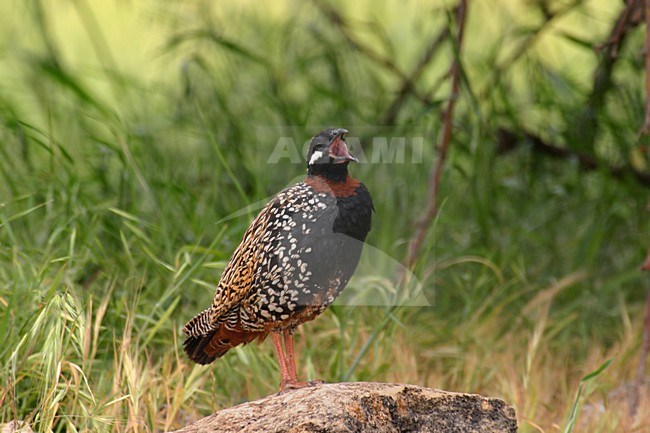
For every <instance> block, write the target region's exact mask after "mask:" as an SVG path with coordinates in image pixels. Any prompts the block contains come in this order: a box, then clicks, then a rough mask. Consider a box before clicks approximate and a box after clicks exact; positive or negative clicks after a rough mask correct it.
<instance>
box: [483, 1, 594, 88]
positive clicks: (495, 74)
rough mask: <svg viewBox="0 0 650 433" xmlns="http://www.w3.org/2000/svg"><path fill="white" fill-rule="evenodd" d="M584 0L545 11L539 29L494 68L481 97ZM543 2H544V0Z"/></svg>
mask: <svg viewBox="0 0 650 433" xmlns="http://www.w3.org/2000/svg"><path fill="white" fill-rule="evenodd" d="M582 2H583V0H574V1H573V2H571V3H569V4H567V5H566V6H564V7H562V9H560V10H558V11H554V12H552V11H544V16H545V18H546V21H544V22H543V23H542V24H541V25H540V26H539V27H538V28H537V29H535V30H534V31H533V32H531V33H530V34H529V35H528V36H527V37H526V38H525V39H524V40H523V41H522V42H521V43H520V44H519V45H518V46H517V48H515V49H514V51H512V53H511V54H510V55H509V56H508V57H506V58H505V59H504V60H502V61H501V62H500V63H498V64H497V65H495V66H494V68H492V72H491V74H490V75H489V77H488V79H487V80H486V81H485V84H484V85H483V88H482V90H481V92H480V93H479V98H483V97H485V96H486V95H488V94H489V93H491V92H492V90H494V87H495V85H496V82H497V80H498V79H499V78H500V77H502V76H503V73H504V71H506V70H508V69H509V68H510V67H511V66H512V65H513V64H514V63H516V62H517V61H518V60H519V59H520V58H521V57H522V56H523V55H524V54H525V53H526V52H527V51H528V50H530V49H531V48H532V47H533V46H534V45H535V44H536V43H537V41H539V40H540V39H541V37H542V35H543V34H544V33H545V32H546V31H548V30H550V29H551V28H552V26H551V24H552V23H553V22H554V21H557V20H558V19H559V18H561V17H562V16H564V15H566V14H567V13H569V12H571V11H572V10H573V9H574V8H575V7H577V6H579V5H580V4H582ZM542 3H543V2H542Z"/></svg>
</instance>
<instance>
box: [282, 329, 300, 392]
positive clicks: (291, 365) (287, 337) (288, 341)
mask: <svg viewBox="0 0 650 433" xmlns="http://www.w3.org/2000/svg"><path fill="white" fill-rule="evenodd" d="M282 335H283V336H284V349H285V350H286V351H287V368H288V370H289V377H290V378H291V380H292V381H293V382H295V383H297V382H298V374H297V373H296V358H295V355H294V351H293V331H292V330H291V329H285V330H284V331H283V332H282Z"/></svg>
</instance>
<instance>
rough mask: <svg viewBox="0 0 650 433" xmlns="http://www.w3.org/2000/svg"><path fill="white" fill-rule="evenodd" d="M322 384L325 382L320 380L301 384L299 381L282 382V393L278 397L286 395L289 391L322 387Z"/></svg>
mask: <svg viewBox="0 0 650 433" xmlns="http://www.w3.org/2000/svg"><path fill="white" fill-rule="evenodd" d="M322 383H325V382H323V381H322V380H320V379H317V380H310V381H309V382H299V381H297V380H287V381H282V383H281V384H280V392H279V393H278V395H280V394H284V393H285V392H288V391H293V390H294V389H300V388H307V387H310V386H316V385H320V384H322Z"/></svg>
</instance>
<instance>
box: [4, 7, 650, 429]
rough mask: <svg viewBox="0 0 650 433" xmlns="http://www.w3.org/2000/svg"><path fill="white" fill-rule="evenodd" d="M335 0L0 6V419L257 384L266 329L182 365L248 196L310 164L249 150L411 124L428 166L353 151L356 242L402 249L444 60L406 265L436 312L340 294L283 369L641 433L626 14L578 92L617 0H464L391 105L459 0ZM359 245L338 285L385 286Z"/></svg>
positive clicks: (185, 399)
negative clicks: (328, 133)
mask: <svg viewBox="0 0 650 433" xmlns="http://www.w3.org/2000/svg"><path fill="white" fill-rule="evenodd" d="M262 3H264V4H262ZM347 3H348V2H343V1H336V2H326V1H298V0H284V1H280V2H255V1H239V2H235V1H233V2H223V1H219V2H216V1H211V0H197V1H184V0H168V1H157V0H156V1H154V0H145V1H137V2H136V1H131V2H128V1H120V0H104V1H101V2H96V1H90V0H76V1H61V0H56V1H55V0H5V1H3V2H1V3H0V336H1V337H2V341H3V344H2V346H0V422H2V423H7V422H10V421H13V420H19V421H26V422H28V423H29V424H30V425H31V426H32V428H34V430H35V431H39V432H48V431H56V432H73V431H80V432H81V431H87V432H146V431H167V430H169V429H173V428H177V427H179V426H182V425H184V424H186V423H188V422H190V421H192V420H195V419H197V418H198V417H201V416H204V415H207V414H209V413H211V412H213V411H216V410H218V409H220V408H224V407H227V406H230V405H233V404H236V403H239V402H242V401H247V400H251V399H255V398H258V397H260V396H264V395H267V394H269V393H272V392H276V391H277V387H278V380H279V372H278V369H277V364H276V362H275V360H274V357H273V352H272V348H271V345H270V343H268V342H267V343H265V344H262V345H251V346H247V347H244V348H237V349H236V350H234V351H232V352H230V353H229V354H228V355H227V356H225V357H224V358H223V359H220V360H218V361H217V362H216V363H215V364H213V365H211V366H209V367H199V366H195V365H192V364H191V363H190V362H189V361H188V360H187V358H186V357H185V356H184V354H183V353H182V350H181V344H182V341H183V336H182V335H180V333H179V330H180V328H181V327H182V325H183V324H184V323H185V321H186V320H188V319H190V318H191V317H193V315H194V314H196V313H197V312H198V311H200V310H201V309H202V308H204V307H206V306H207V305H208V304H209V302H210V300H211V298H212V294H213V290H214V286H215V284H216V282H217V281H218V278H219V274H220V272H221V270H222V269H223V267H224V266H225V263H226V262H227V260H228V259H229V257H230V254H231V253H232V251H233V250H234V248H235V247H236V245H237V243H238V242H239V240H240V239H241V236H242V234H243V232H244V230H245V229H246V227H247V226H248V224H249V222H250V220H251V218H252V217H253V216H254V214H255V212H256V210H257V209H258V207H259V203H260V202H262V203H263V202H264V200H265V199H266V198H267V197H269V196H270V195H272V194H274V193H275V192H277V191H279V190H280V189H281V188H283V187H284V186H286V185H287V184H289V183H290V182H292V181H294V180H295V179H296V178H299V177H300V176H301V175H302V174H303V173H304V171H305V165H304V162H300V163H292V162H291V161H290V160H289V158H281V159H280V160H279V161H278V163H277V164H269V163H268V160H269V156H270V155H271V154H272V152H273V150H274V149H275V147H276V145H277V143H278V139H279V137H290V138H292V139H293V140H295V141H294V142H295V143H297V144H298V145H299V146H301V145H302V143H303V142H304V140H306V139H308V138H309V137H310V136H311V135H313V134H314V133H315V132H317V131H318V130H319V128H321V127H322V126H327V125H333V126H342V127H346V128H348V129H350V130H351V134H350V135H351V136H353V135H355V134H357V136H358V137H360V144H361V145H363V152H364V153H365V154H366V155H367V156H368V159H369V160H371V155H372V143H373V142H372V138H373V136H376V135H378V134H383V135H387V136H394V137H400V136H402V137H416V136H419V137H423V138H424V142H423V143H424V146H423V148H422V160H421V161H416V162H415V163H413V162H412V161H411V160H409V159H408V158H407V159H406V161H405V162H404V163H397V162H392V163H391V162H389V161H386V160H381V158H380V161H378V162H376V163H364V164H359V165H356V166H354V167H352V168H351V170H352V171H353V173H354V175H355V176H356V177H358V178H360V179H362V180H363V182H364V183H365V184H366V185H367V186H368V187H369V189H370V190H371V192H372V193H373V197H374V201H375V207H376V218H375V223H374V228H373V231H372V232H371V234H370V236H369V239H368V242H369V244H371V245H372V246H373V247H374V248H375V250H373V251H375V254H377V256H375V257H379V256H382V257H383V258H386V257H392V258H393V259H394V260H396V261H397V262H402V261H403V259H404V257H405V255H406V250H407V243H408V240H409V238H410V237H411V236H412V234H413V232H414V227H415V225H416V223H417V220H418V218H419V217H420V216H421V214H422V211H423V209H424V207H425V201H426V199H427V195H428V188H429V187H428V177H429V174H430V172H431V170H432V167H433V165H434V161H435V158H436V152H435V143H437V142H438V136H439V131H440V129H441V120H440V119H441V116H440V113H441V111H442V110H443V109H444V107H445V106H446V102H447V100H448V98H449V91H450V85H449V80H448V78H446V77H445V74H446V71H447V70H448V69H449V65H450V64H451V62H452V61H453V60H454V59H455V58H459V60H460V63H461V66H462V71H463V74H462V77H463V80H462V84H461V90H460V95H459V98H458V104H457V107H456V111H455V117H454V129H453V141H452V145H451V150H450V154H449V157H448V160H447V163H446V165H445V170H444V173H443V176H442V185H441V191H440V197H439V205H440V206H439V209H440V210H439V213H438V216H437V217H436V219H435V220H434V221H433V222H432V223H431V225H430V227H429V229H428V232H427V237H426V239H425V242H424V245H423V249H422V251H421V254H420V256H419V258H418V260H417V263H416V265H415V268H414V275H415V277H416V278H417V280H418V281H419V282H420V283H421V284H422V291H423V293H424V295H425V296H426V297H427V299H428V300H429V302H430V304H431V305H430V306H421V305H420V306H402V307H397V308H392V307H391V306H390V305H370V306H368V305H335V306H334V307H333V308H331V309H330V310H328V311H327V312H326V313H325V314H324V315H323V316H322V317H320V318H319V319H318V320H317V321H315V322H312V323H309V324H306V325H304V326H303V327H302V328H300V331H299V333H298V338H297V350H298V353H299V361H300V364H299V365H300V367H301V368H302V371H301V372H300V374H301V376H303V377H309V378H322V379H324V380H326V381H340V380H351V381H357V380H364V381H387V382H405V383H414V384H418V385H424V386H429V387H434V388H441V389H446V390H453V391H460V392H472V393H481V394H484V395H487V396H495V397H501V398H503V399H504V400H505V401H507V402H508V403H509V404H512V405H513V406H514V407H515V409H516V410H517V414H518V419H519V424H520V430H521V431H522V432H538V431H543V432H556V431H571V430H572V429H575V431H589V432H592V431H601V432H608V431H621V430H622V429H624V428H629V429H630V430H628V431H632V430H631V429H632V428H636V429H637V430H636V431H646V429H647V428H648V425H649V423H650V416H648V415H647V413H646V412H643V411H642V412H641V416H640V417H639V418H638V419H637V420H636V421H635V422H636V424H634V425H633V426H631V425H630V421H629V420H627V419H626V413H627V410H626V409H625V408H624V406H623V405H621V404H619V403H617V400H616V399H615V398H614V397H613V396H615V395H618V394H616V393H617V392H618V393H619V394H620V393H621V391H620V390H621V389H623V388H622V387H623V386H624V385H625V384H626V383H627V382H629V381H631V380H633V379H634V377H635V371H636V368H637V363H638V353H639V347H640V344H641V335H642V311H643V301H644V297H645V293H646V290H647V287H648V282H647V278H646V279H644V278H643V275H642V274H641V273H640V271H639V267H640V265H641V263H642V260H643V258H644V255H645V251H646V247H647V244H648V240H649V239H648V236H647V235H648V233H650V232H649V230H648V229H649V227H648V213H647V212H646V210H645V205H646V202H647V197H648V188H647V186H643V185H642V184H641V183H640V182H638V181H637V180H636V179H635V178H634V176H631V175H625V173H626V172H627V171H626V170H627V169H628V168H634V169H636V170H639V171H643V170H646V169H647V154H646V153H644V152H643V149H644V147H643V146H641V145H640V144H639V140H638V138H637V131H638V130H639V129H640V127H641V125H642V123H643V115H644V113H643V110H644V103H645V97H644V92H645V89H644V72H643V67H644V64H643V55H642V48H643V39H644V28H643V26H640V27H637V28H634V29H632V30H631V31H630V33H629V34H628V35H627V38H626V41H625V44H624V45H623V46H622V47H621V50H620V53H619V56H620V59H618V60H617V62H616V65H615V68H614V74H613V78H612V82H613V85H612V86H611V87H610V88H609V89H608V90H607V94H606V97H604V98H602V99H600V100H597V101H596V102H595V105H593V106H589V105H588V103H587V101H588V99H589V95H590V94H591V93H592V90H593V89H592V86H593V80H594V78H593V75H594V71H595V70H596V68H597V65H598V64H599V62H600V61H601V57H599V56H598V55H596V54H595V52H594V48H595V47H597V46H599V45H601V44H603V43H604V42H605V41H606V40H607V38H608V34H609V32H610V30H611V29H612V27H613V25H614V22H615V20H616V18H617V17H618V16H619V14H620V13H621V11H622V8H623V7H624V2H613V1H608V0H602V1H548V2H545V1H540V2H525V1H518V2H516V1H515V2H510V1H506V0H502V1H481V2H479V1H476V2H470V6H469V11H468V20H467V23H466V34H465V40H464V42H463V46H462V47H461V48H460V50H457V49H455V48H454V45H453V44H452V43H451V42H450V41H451V40H450V39H449V38H443V41H442V42H441V44H440V46H439V47H438V48H436V50H435V55H434V56H432V58H431V60H430V61H428V62H427V64H426V66H425V67H424V69H423V72H422V74H421V75H419V76H418V77H417V79H416V80H415V81H414V82H413V83H412V86H411V88H408V86H407V89H406V92H405V95H406V96H405V98H404V101H403V103H401V104H400V105H399V107H398V110H397V112H396V113H395V114H394V115H393V116H392V118H391V116H389V115H388V114H389V113H390V106H391V104H393V102H394V101H395V99H396V97H397V95H398V93H399V89H400V88H401V87H402V86H403V82H404V75H406V76H409V75H410V74H411V72H412V71H414V70H415V69H416V67H417V64H418V62H419V61H420V59H421V58H422V56H423V55H424V54H423V53H425V52H426V49H427V47H428V46H430V45H431V44H432V43H433V41H434V40H435V38H436V37H437V35H438V34H439V32H440V31H441V30H442V29H444V28H446V27H450V26H451V27H452V29H453V28H454V26H455V21H454V15H453V8H454V7H455V2H453V1H448V2H434V1H424V0H422V1H409V2H404V1H399V0H391V1H386V2H376V1H374V0H363V1H359V2H354V4H351V5H348V4H347ZM349 3H352V2H349ZM328 8H333V10H335V11H337V12H338V13H339V14H340V15H341V16H342V17H344V18H345V20H346V21H345V23H344V24H341V23H340V22H339V23H337V22H336V21H335V20H333V19H332V16H331V15H328V14H327V13H326V12H327V10H329V9H328ZM551 16H552V19H551V20H550V22H548V20H549V18H550V17H551ZM353 41H355V42H353ZM373 53H374V57H373ZM458 55H460V57H458ZM386 59H389V62H387V61H386ZM441 77H442V78H441ZM585 113H586V114H585ZM589 115H590V116H591V117H589ZM594 119H595V120H594ZM386 121H389V122H388V123H390V126H385V125H384V123H385V122H386ZM594 125H597V129H596V128H595V127H594ZM500 128H507V129H512V130H514V131H519V130H521V129H525V130H527V131H529V132H531V133H533V134H536V135H538V136H540V137H541V138H542V139H544V140H547V141H548V142H550V143H553V144H554V145H557V146H558V147H561V148H565V149H571V150H575V151H579V152H581V153H584V154H588V155H590V156H592V157H593V158H595V159H596V160H597V161H599V162H600V163H601V167H606V166H616V167H622V170H623V175H622V176H618V177H617V178H614V177H613V176H611V175H610V173H609V172H608V170H607V169H597V170H589V171H587V170H583V169H582V167H581V166H580V164H579V163H578V161H577V159H576V158H562V159H548V158H547V157H546V156H543V155H540V154H539V153H537V152H536V151H535V150H534V146H532V145H531V143H530V142H529V141H527V140H521V143H519V146H518V147H517V148H516V149H512V150H511V151H510V152H500V151H499V146H498V143H499V137H500V135H499V134H498V130H499V129H500ZM590 133H593V134H592V135H590ZM641 144H643V143H641ZM353 151H354V149H353ZM357 151H361V149H359V148H357ZM242 209H243V210H242ZM233 214H234V215H233ZM377 251H379V252H381V253H378V252H377ZM376 261H377V263H378V266H376V268H375V269H374V270H373V268H372V266H364V269H363V272H362V273H361V274H360V275H359V278H358V279H357V280H356V281H355V282H354V283H353V284H352V285H353V286H355V285H356V286H355V287H356V289H359V290H363V287H360V286H363V285H365V284H370V283H369V282H372V283H373V284H376V285H377V286H381V287H384V288H385V290H387V291H388V292H390V290H392V289H393V286H392V285H393V284H394V281H395V278H396V274H397V273H399V271H395V270H394V269H391V270H387V269H388V267H387V266H383V264H382V261H381V260H380V259H377V260H376ZM368 263H369V264H370V265H372V263H373V259H372V257H371V259H370V260H366V265H367V264H368ZM380 264H381V266H380ZM355 287H351V289H352V290H355ZM388 304H389V303H388ZM608 362H609V363H608ZM601 367H602V368H601ZM592 372H595V374H592V375H591V376H588V375H589V374H590V373H592ZM583 378H585V380H584V381H582V382H581V379H583ZM603 402H604V405H605V408H606V410H605V411H603V412H598V409H597V408H598V406H599V405H600V404H603ZM585 405H586V406H585ZM583 406H585V408H584V410H583ZM580 414H582V416H580ZM587 415H589V416H587ZM644 415H645V416H644ZM617 429H618V430H617Z"/></svg>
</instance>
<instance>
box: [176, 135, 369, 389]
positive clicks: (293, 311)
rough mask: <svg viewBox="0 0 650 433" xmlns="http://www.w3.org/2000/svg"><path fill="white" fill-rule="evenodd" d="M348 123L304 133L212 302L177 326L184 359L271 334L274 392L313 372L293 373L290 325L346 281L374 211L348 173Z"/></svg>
mask: <svg viewBox="0 0 650 433" xmlns="http://www.w3.org/2000/svg"><path fill="white" fill-rule="evenodd" d="M347 133H348V130H346V129H344V128H327V129H324V130H323V131H321V132H319V133H318V134H316V135H315V136H313V137H312V138H311V140H310V142H309V150H308V153H307V175H306V177H305V178H304V180H303V181H301V182H298V183H296V184H294V185H292V186H290V187H288V188H286V189H284V190H282V191H280V192H279V193H278V194H277V195H275V196H274V197H273V198H272V199H271V200H270V201H269V202H268V204H266V206H265V207H264V208H263V209H262V210H261V211H260V213H259V214H258V215H257V217H255V218H254V219H253V221H252V222H251V224H250V226H249V227H248V229H247V230H246V232H245V233H244V236H243V239H242V241H241V243H240V244H239V246H238V247H237V248H236V249H235V251H234V253H233V255H232V257H231V258H230V260H229V262H228V263H227V265H226V267H225V269H224V271H223V273H222V274H221V278H220V279H219V282H218V284H217V287H216V292H215V295H214V298H213V301H212V304H211V305H210V307H209V308H207V309H205V310H203V311H202V312H201V313H199V314H198V315H197V316H196V317H194V318H193V319H191V320H190V321H189V322H188V323H187V324H186V325H185V326H184V327H183V333H184V334H185V335H186V337H187V338H186V339H185V341H184V343H183V349H184V351H185V353H186V354H187V355H188V357H189V359H190V360H192V361H193V362H195V363H198V364H202V365H205V364H210V363H212V362H213V361H214V360H215V359H217V358H220V357H222V356H223V355H225V354H226V352H228V351H229V350H230V349H232V348H234V347H236V346H238V345H245V344H248V343H250V342H251V341H253V340H258V341H260V342H261V341H263V340H264V339H266V338H267V336H268V335H269V334H270V336H271V340H272V342H273V346H274V349H275V353H276V356H277V360H278V364H279V367H280V373H281V381H280V392H281V393H282V392H285V391H288V390H291V389H297V388H302V387H306V386H314V385H316V384H317V383H321V382H322V381H311V382H301V381H299V380H298V377H297V372H296V364H295V354H294V333H295V330H296V328H297V327H298V326H299V325H300V324H302V323H304V322H307V321H310V320H313V319H315V318H316V317H318V316H319V315H320V314H321V313H322V312H323V311H325V309H326V308H327V307H328V306H330V305H331V304H332V303H333V302H334V300H335V299H336V297H337V296H338V295H339V294H340V293H341V291H342V290H343V289H344V288H345V286H346V285H347V284H348V282H349V280H350V278H351V277H352V275H353V273H354V271H355V270H356V268H357V265H358V263H359V259H360V256H361V252H362V249H363V245H364V243H365V240H366V236H367V235H368V232H369V231H370V229H371V224H372V214H373V212H374V206H373V202H372V198H371V196H370V192H369V191H368V188H366V186H365V185H364V184H363V183H361V182H360V181H359V180H357V179H355V178H353V177H352V176H350V175H349V173H348V165H349V164H350V162H359V161H358V159H357V158H355V157H354V156H353V155H352V154H351V153H350V151H349V148H348V145H347V142H346V141H345V135H346V134H347Z"/></svg>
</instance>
